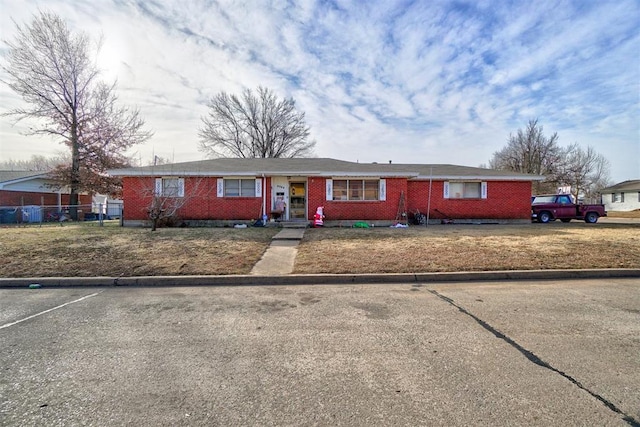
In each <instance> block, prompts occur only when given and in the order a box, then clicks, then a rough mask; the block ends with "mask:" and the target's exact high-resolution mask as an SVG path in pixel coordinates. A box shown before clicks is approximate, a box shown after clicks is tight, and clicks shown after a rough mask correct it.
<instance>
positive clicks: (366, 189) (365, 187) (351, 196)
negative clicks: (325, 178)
mask: <svg viewBox="0 0 640 427" xmlns="http://www.w3.org/2000/svg"><path fill="white" fill-rule="evenodd" d="M329 200H380V180H378V179H334V180H333V191H332V192H331V198H330V199H329Z"/></svg>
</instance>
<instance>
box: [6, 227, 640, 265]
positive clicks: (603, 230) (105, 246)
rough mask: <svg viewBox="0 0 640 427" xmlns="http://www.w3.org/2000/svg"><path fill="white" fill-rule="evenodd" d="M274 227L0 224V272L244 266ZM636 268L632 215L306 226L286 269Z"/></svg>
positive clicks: (639, 235)
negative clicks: (612, 219)
mask: <svg viewBox="0 0 640 427" xmlns="http://www.w3.org/2000/svg"><path fill="white" fill-rule="evenodd" d="M278 231H279V230H278V229H275V228H247V229H233V228H163V229H159V230H158V231H156V232H151V231H150V230H149V229H142V228H120V227H118V226H117V223H111V224H108V225H106V226H105V227H99V226H98V224H96V223H80V224H65V225H64V226H63V227H60V226H57V225H46V226H43V227H38V226H28V227H4V228H0V277H42V276H58V277H60V276H116V277H117V276H154V275H158V276H159V275H190V274H196V275H198V274H205V275H220V274H248V273H249V272H250V271H251V268H252V267H253V266H254V264H255V263H256V262H257V261H258V260H259V259H260V257H261V256H262V254H263V253H264V251H265V250H266V249H267V247H268V246H269V244H270V242H271V238H272V237H273V236H274V235H275V234H276V233H277V232H278ZM555 268H640V224H606V223H598V224H585V223H583V222H578V221H574V222H571V223H569V224H563V223H560V222H554V223H551V224H522V225H434V226H430V227H428V228H425V227H418V226H414V227H410V228H408V229H396V228H386V227H380V228H372V229H353V228H326V229H309V230H307V231H306V233H305V237H304V239H303V240H302V242H301V243H300V246H299V247H298V256H297V258H296V265H295V271H294V272H295V273H417V272H438V271H478V270H526V269H555Z"/></svg>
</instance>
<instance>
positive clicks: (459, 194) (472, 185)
mask: <svg viewBox="0 0 640 427" xmlns="http://www.w3.org/2000/svg"><path fill="white" fill-rule="evenodd" d="M444 198H445V199H480V198H482V199H486V198H487V183H486V182H479V181H470V182H445V183H444Z"/></svg>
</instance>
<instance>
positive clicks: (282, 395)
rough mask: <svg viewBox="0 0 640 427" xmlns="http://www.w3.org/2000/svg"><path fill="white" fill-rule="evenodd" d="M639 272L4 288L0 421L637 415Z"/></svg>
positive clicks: (515, 419)
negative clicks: (541, 278) (528, 278)
mask: <svg viewBox="0 0 640 427" xmlns="http://www.w3.org/2000/svg"><path fill="white" fill-rule="evenodd" d="M639 354H640V280H638V279H600V280H590V281H584V280H582V281H562V282H552V281H548V282H522V283H506V282H499V283H498V282H496V283H474V284H441V285H440V284H425V285H420V284H407V285H402V284H400V285H350V286H297V287H296V286H265V287H253V286H245V287H199V288H186V287H185V288H170V287H166V288H104V289H86V288H83V289H80V288H75V289H57V290H53V289H37V290H26V289H25V290H22V289H0V369H1V372H0V425H47V426H56V425H125V424H126V425H143V426H144V425H148V426H157V425H214V426H215V425H220V426H229V425H296V426H297V425H349V426H352V425H355V426H371V425H390V426H391V425H393V426H415V425H443V426H444V425H447V426H451V425H504V426H507V425H508V426H514V425H540V426H548V425H563V426H573V425H575V426H578V425H611V426H625V425H638V422H640V387H638V384H640V357H639V356H638V355H639Z"/></svg>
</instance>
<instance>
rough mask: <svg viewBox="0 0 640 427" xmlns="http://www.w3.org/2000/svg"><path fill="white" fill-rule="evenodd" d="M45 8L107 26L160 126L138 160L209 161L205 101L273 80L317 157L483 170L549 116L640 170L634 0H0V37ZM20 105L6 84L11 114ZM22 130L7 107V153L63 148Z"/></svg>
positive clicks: (122, 88)
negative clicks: (204, 148) (521, 132)
mask: <svg viewBox="0 0 640 427" xmlns="http://www.w3.org/2000/svg"><path fill="white" fill-rule="evenodd" d="M38 9H40V10H47V11H52V12H55V13H57V14H59V15H60V16H62V17H64V18H65V19H66V20H67V22H68V24H69V26H70V27H71V28H72V29H74V30H78V31H85V32H88V33H89V34H91V35H92V36H93V37H94V38H95V39H96V40H97V38H98V37H100V36H102V37H103V39H104V43H103V47H102V50H101V52H100V54H99V56H98V59H97V61H98V64H99V66H100V67H101V68H102V70H103V77H104V78H105V79H107V80H114V79H117V81H118V95H119V99H120V102H121V103H123V104H126V105H131V106H136V107H138V108H139V109H140V111H141V113H142V115H143V117H144V118H145V120H146V123H147V127H148V128H149V129H150V130H152V131H153V132H154V133H155V134H154V136H153V138H152V139H151V140H149V141H148V142H147V143H146V144H145V145H144V146H138V147H137V148H136V149H135V150H134V151H132V152H131V154H132V155H134V156H135V157H136V158H137V159H139V160H141V161H142V163H148V162H150V161H151V159H152V158H153V155H154V154H155V155H159V156H162V157H165V158H169V159H173V160H174V161H176V162H179V161H189V160H197V159H201V158H203V154H202V153H201V152H199V151H198V136H197V131H198V128H199V127H200V126H201V117H202V116H203V115H205V114H206V112H207V108H206V102H207V100H208V99H209V98H211V97H212V96H213V95H214V94H216V93H218V92H220V91H227V92H231V93H240V92H241V91H242V90H243V89H244V88H255V87H257V86H258V85H263V86H266V87H268V88H270V89H272V90H273V91H274V92H275V93H276V94H277V95H278V96H280V97H293V98H294V99H295V101H296V105H297V107H298V108H299V110H301V111H303V112H305V114H306V119H307V124H308V125H309V126H310V127H311V134H312V138H313V139H315V140H316V141H317V146H316V155H317V156H319V157H332V158H336V159H342V160H349V161H360V162H373V161H377V162H386V161H389V160H392V161H393V162H395V163H452V164H459V165H468V166H479V165H480V164H482V163H487V162H488V160H489V159H490V158H491V156H492V154H493V153H494V152H495V151H497V150H499V149H501V148H502V147H504V146H505V145H506V142H507V139H508V137H509V134H510V133H515V132H516V131H517V130H518V128H524V127H525V126H526V124H527V122H528V121H529V120H530V119H534V118H538V119H539V122H540V123H541V124H542V125H543V126H544V130H545V133H546V134H547V135H551V134H552V133H554V132H557V133H558V135H559V142H560V145H569V144H571V143H573V142H577V143H579V144H580V145H582V146H583V147H585V148H586V147H587V146H592V147H593V148H595V149H596V151H598V152H600V153H602V154H604V155H605V156H606V157H607V158H608V159H609V161H610V162H611V166H612V178H613V180H614V181H616V182H617V181H622V180H626V179H639V178H640V98H639V96H640V30H639V22H640V2H638V1H637V0H611V1H607V0H602V1H596V0H593V1H591V0H575V1H546V0H541V1H536V2H531V1H508V0H505V1H482V0H478V1H475V0H470V1H466V0H460V1H445V0H441V1H439V0H428V1H427V0H423V1H421V0H416V1H388V0H386V1H383V0H380V1H364V0H362V1H342V0H334V1H314V0H262V1H260V0H255V1H251V0H247V1H235V0H200V1H189V0H182V1H162V0H112V1H109V0H90V1H83V0H41V1H38V0H31V1H30V0H0V25H1V34H0V36H1V37H0V39H2V40H3V41H4V40H11V39H12V38H13V37H14V36H15V25H14V24H13V22H12V19H13V20H15V21H16V22H18V23H25V22H29V21H30V20H31V17H32V15H33V13H34V12H36V11H37V10H38ZM5 54H6V44H5V43H4V42H2V43H1V44H0V60H1V61H3V63H4V56H5ZM0 78H6V76H5V75H2V77H0ZM20 102H21V100H20V98H19V97H17V96H16V95H15V94H14V93H12V92H11V91H10V90H9V89H8V88H7V87H6V85H4V84H2V83H0V113H3V112H6V111H7V110H8V109H10V108H12V107H15V106H18V105H20ZM26 126H27V123H19V124H17V125H13V124H12V120H11V119H9V118H7V117H0V144H1V147H0V159H2V160H5V159H9V158H10V159H14V160H18V159H28V158H29V157H30V156H31V155H32V154H43V155H49V154H55V153H56V152H57V151H60V150H61V149H62V148H63V147H62V146H61V145H59V144H57V143H55V142H52V141H51V140H50V139H47V138H43V137H26V136H23V135H22V134H21V133H22V132H23V131H24V129H25V127H26Z"/></svg>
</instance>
